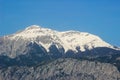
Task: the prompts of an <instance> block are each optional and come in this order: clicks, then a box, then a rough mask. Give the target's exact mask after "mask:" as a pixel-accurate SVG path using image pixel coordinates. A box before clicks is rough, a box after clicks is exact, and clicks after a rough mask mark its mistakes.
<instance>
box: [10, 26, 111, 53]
mask: <svg viewBox="0 0 120 80" xmlns="http://www.w3.org/2000/svg"><path fill="white" fill-rule="evenodd" d="M45 36H48V37H49V39H48V38H47V37H45ZM37 37H40V38H39V39H40V40H39V42H38V43H39V44H41V45H42V46H43V47H45V48H46V50H47V51H48V48H49V47H50V45H51V44H52V43H56V45H58V44H60V45H62V46H63V47H64V49H65V51H67V50H69V49H71V50H74V51H77V50H76V47H78V46H79V47H80V50H81V51H85V46H87V47H88V48H89V49H92V48H95V47H109V48H113V46H111V45H110V44H108V43H106V42H105V41H103V40H102V39H101V38H99V37H98V36H95V35H93V34H89V33H86V32H79V31H65V32H58V31H55V30H51V29H48V28H42V27H39V26H37V25H32V26H29V27H27V28H26V29H25V30H23V31H21V32H20V33H16V34H13V36H10V37H9V38H10V39H15V40H17V39H18V38H21V39H25V40H29V41H36V40H37ZM41 37H42V38H43V37H44V38H43V39H44V40H43V41H42V38H41ZM44 41H47V42H49V43H47V44H46V43H44Z"/></svg>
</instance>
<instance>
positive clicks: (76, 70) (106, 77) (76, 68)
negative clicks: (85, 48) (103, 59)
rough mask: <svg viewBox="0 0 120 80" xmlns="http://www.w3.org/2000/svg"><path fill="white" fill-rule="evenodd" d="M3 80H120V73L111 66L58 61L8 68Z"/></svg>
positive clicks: (68, 60) (0, 72)
mask: <svg viewBox="0 0 120 80" xmlns="http://www.w3.org/2000/svg"><path fill="white" fill-rule="evenodd" d="M0 79H1V80H120V72H119V71H118V70H117V68H116V67H115V66H113V65H111V64H107V63H99V62H91V61H86V60H85V61H80V60H76V59H70V58H66V59H57V60H55V61H51V62H49V63H48V64H42V65H41V64H39V65H36V66H32V67H15V66H14V67H8V68H7V69H2V70H0Z"/></svg>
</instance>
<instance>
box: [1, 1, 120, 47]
mask: <svg viewBox="0 0 120 80" xmlns="http://www.w3.org/2000/svg"><path fill="white" fill-rule="evenodd" d="M33 24H37V25H40V26H43V27H47V28H51V29H55V30H58V31H65V30H78V31H81V32H89V33H92V34H95V35H98V36H100V37H101V38H102V39H103V40H105V41H106V42H108V43H110V44H112V45H117V46H120V0H0V36H3V35H7V34H11V33H14V32H16V31H18V30H22V29H24V28H25V27H27V26H30V25H33Z"/></svg>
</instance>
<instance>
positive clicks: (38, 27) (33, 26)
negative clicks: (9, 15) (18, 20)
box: [25, 25, 40, 30]
mask: <svg viewBox="0 0 120 80" xmlns="http://www.w3.org/2000/svg"><path fill="white" fill-rule="evenodd" d="M31 29H40V26H38V25H31V26H29V27H27V28H26V29H25V30H31Z"/></svg>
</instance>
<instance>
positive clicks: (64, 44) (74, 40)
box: [0, 25, 120, 80]
mask: <svg viewBox="0 0 120 80" xmlns="http://www.w3.org/2000/svg"><path fill="white" fill-rule="evenodd" d="M59 58H60V59H59ZM119 58H120V48H118V47H115V46H112V45H110V44H109V43H107V42H105V41H103V40H102V39H101V38H100V37H98V36H96V35H93V34H90V33H87V32H79V31H73V30H71V31H64V32H59V31H56V30H52V29H48V28H43V27H40V26H38V25H32V26H29V27H27V28H26V29H24V30H22V31H19V32H16V33H14V34H11V35H6V36H3V37H0V78H1V80H9V78H10V79H11V80H30V79H31V80H66V79H70V78H71V79H72V80H78V79H79V78H80V79H83V80H88V79H89V80H90V79H91V80H107V79H109V80H120V77H119V76H116V75H119V74H120V59H119ZM59 60H62V62H60V63H61V64H60V65H59V63H57V62H58V61H59ZM64 60H65V61H64ZM54 61H55V62H54ZM68 61H70V62H69V63H67V62H68ZM79 61H81V62H83V63H84V61H85V63H87V64H86V65H88V66H90V67H89V68H88V67H87V66H86V65H85V66H84V67H85V69H84V70H91V69H92V71H90V72H87V71H82V72H77V73H75V74H72V73H71V74H68V76H65V75H66V74H67V72H66V70H67V67H66V65H68V67H69V68H70V70H71V71H73V72H76V71H77V70H78V71H81V70H82V68H81V70H79V69H77V70H75V71H74V68H73V67H72V66H71V65H69V64H70V63H74V64H78V63H79ZM96 62H97V63H98V64H97V65H99V64H100V66H99V69H98V68H97V67H95V68H96V69H95V70H93V68H92V67H94V66H91V65H92V64H94V65H95V64H96ZM91 63H92V64H91ZM64 64H66V65H64ZM51 65H52V66H54V67H56V65H59V66H62V67H61V68H64V70H65V71H63V73H65V75H64V74H63V73H61V72H58V74H57V73H53V72H56V71H57V70H56V68H53V71H52V72H51V68H52V66H51ZM82 65H84V64H81V65H79V64H78V65H77V66H79V67H78V68H80V66H82ZM36 66H37V67H36ZM46 66H50V67H49V69H50V73H51V75H49V73H48V72H49V71H47V72H46V71H40V72H37V71H38V70H39V69H40V68H41V67H42V68H43V70H46V69H48V67H46ZM59 66H58V67H59ZM105 66H106V67H105ZM108 66H109V67H108ZM103 67H105V69H104V70H105V71H104V70H103V71H101V70H100V69H102V68H103ZM31 68H34V71H30V70H31ZM61 68H57V69H61ZM107 68H110V70H108V72H110V73H107ZM97 69H98V70H97ZM27 70H28V71H30V72H28V73H26V71H27ZM16 71H17V72H16ZM24 72H25V73H24ZM8 73H9V74H8ZM12 73H15V74H12ZM45 73H46V74H47V75H44V76H43V77H41V76H42V74H45ZM102 73H105V74H104V75H106V76H103V74H102ZM5 74H6V75H5ZM18 74H20V75H18ZM78 74H80V75H78ZM96 74H98V75H97V76H96ZM112 74H115V75H112ZM36 75H38V76H36ZM77 75H78V76H77ZM8 76H9V77H8ZM30 76H34V79H32V78H31V77H30ZM59 76H62V78H61V77H59ZM63 76H65V77H63ZM98 76H99V77H98ZM108 76H110V77H108ZM28 77H29V78H28ZM40 77H41V78H40ZM73 77H74V79H73ZM103 78H104V79H103Z"/></svg>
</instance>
